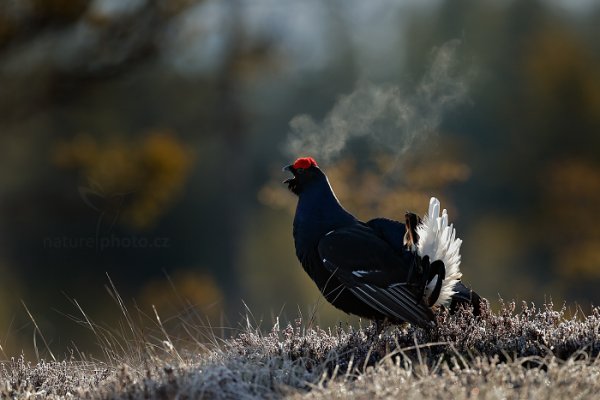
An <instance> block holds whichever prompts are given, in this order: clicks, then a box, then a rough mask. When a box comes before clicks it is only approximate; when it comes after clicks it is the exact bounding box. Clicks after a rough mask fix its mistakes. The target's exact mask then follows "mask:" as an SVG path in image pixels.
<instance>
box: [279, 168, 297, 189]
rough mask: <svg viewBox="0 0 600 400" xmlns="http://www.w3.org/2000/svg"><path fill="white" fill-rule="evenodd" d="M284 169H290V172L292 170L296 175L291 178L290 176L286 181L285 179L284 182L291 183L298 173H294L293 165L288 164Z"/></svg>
mask: <svg viewBox="0 0 600 400" xmlns="http://www.w3.org/2000/svg"><path fill="white" fill-rule="evenodd" d="M282 171H288V172H291V173H292V175H294V176H292V177H291V178H288V179H286V180H285V181H283V183H287V184H289V183H290V182H291V181H292V180H293V179H294V178H295V177H296V176H295V175H296V174H294V166H293V165H287V166H285V167H283V169H282Z"/></svg>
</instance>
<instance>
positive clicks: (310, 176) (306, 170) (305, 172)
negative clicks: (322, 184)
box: [283, 157, 324, 196]
mask: <svg viewBox="0 0 600 400" xmlns="http://www.w3.org/2000/svg"><path fill="white" fill-rule="evenodd" d="M283 170H284V171H290V172H291V173H292V174H293V175H294V176H293V177H292V178H289V179H286V180H285V181H283V183H287V185H288V188H289V189H290V190H291V191H292V192H293V193H294V194H296V195H298V196H299V195H300V193H302V191H303V190H304V189H305V188H306V187H307V186H309V185H310V184H311V183H312V182H315V181H318V180H319V179H320V178H321V177H323V176H324V175H323V172H321V170H320V169H319V167H318V166H317V162H316V161H315V160H314V158H312V157H302V158H299V159H297V160H296V161H295V162H294V163H293V164H292V165H288V166H287V167H284V168H283Z"/></svg>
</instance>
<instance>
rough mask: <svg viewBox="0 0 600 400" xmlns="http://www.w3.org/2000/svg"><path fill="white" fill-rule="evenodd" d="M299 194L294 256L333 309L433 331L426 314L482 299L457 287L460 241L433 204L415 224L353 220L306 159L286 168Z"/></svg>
mask: <svg viewBox="0 0 600 400" xmlns="http://www.w3.org/2000/svg"><path fill="white" fill-rule="evenodd" d="M284 170H287V171H289V172H291V173H292V174H293V177H292V178H290V179H287V180H285V181H284V183H286V184H287V185H288V187H289V189H290V190H291V191H292V192H293V193H295V194H296V195H298V198H299V199H298V205H297V208H296V215H295V217H294V230H293V234H294V242H295V245H296V255H297V256H298V259H299V260H300V263H301V264H302V266H303V267H304V270H305V271H306V272H307V273H308V275H309V276H310V277H311V278H312V279H313V281H314V282H315V283H316V284H317V287H318V288H319V290H320V291H321V293H322V294H323V296H324V297H325V298H326V299H327V301H329V302H330V303H331V304H333V305H334V306H335V307H337V308H339V309H341V310H343V311H345V312H347V313H350V314H355V315H358V316H361V317H364V318H368V319H373V320H385V319H387V320H389V321H391V322H393V323H402V322H410V323H412V324H416V325H418V326H420V327H432V326H434V325H435V318H434V314H433V311H432V307H434V306H438V305H448V304H449V305H450V308H451V310H452V309H455V308H456V307H457V306H458V305H459V304H472V305H473V306H474V310H475V313H477V312H478V310H479V301H480V300H481V298H480V297H479V296H478V295H477V294H476V293H475V292H473V291H471V290H470V289H469V288H467V287H466V286H464V285H463V284H462V283H461V282H460V277H461V272H460V270H459V265H460V254H459V249H460V244H461V241H460V239H457V238H456V237H455V231H454V228H453V226H452V225H450V226H449V225H448V215H447V213H446V210H443V212H442V216H439V211H440V208H439V207H440V204H439V201H438V200H437V199H435V198H432V199H431V202H430V206H429V214H428V215H427V216H426V217H425V218H424V220H423V221H421V220H420V219H419V218H418V217H417V216H416V215H415V214H412V213H407V214H406V216H405V217H406V221H405V222H406V224H403V223H401V222H398V221H394V220H391V219H387V218H375V219H372V220H370V221H367V222H362V221H359V220H358V219H357V218H355V217H354V216H353V215H352V214H350V213H349V212H348V211H346V210H345V209H344V208H343V207H342V206H341V205H340V203H339V201H338V199H337V198H336V196H335V194H334V192H333V190H332V188H331V186H330V184H329V181H328V179H327V177H326V176H325V174H324V173H323V171H321V169H320V168H319V167H318V165H317V163H316V161H315V160H314V159H313V158H311V157H303V158H299V159H297V160H296V161H295V162H294V164H292V165H289V166H287V167H285V168H284Z"/></svg>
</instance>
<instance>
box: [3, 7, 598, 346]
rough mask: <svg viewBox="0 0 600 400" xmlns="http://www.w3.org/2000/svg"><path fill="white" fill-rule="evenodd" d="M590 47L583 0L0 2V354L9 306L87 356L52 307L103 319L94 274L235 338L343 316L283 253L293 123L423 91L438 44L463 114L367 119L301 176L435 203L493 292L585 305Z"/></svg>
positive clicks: (354, 203) (11, 333)
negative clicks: (277, 325) (457, 78)
mask: <svg viewBox="0 0 600 400" xmlns="http://www.w3.org/2000/svg"><path fill="white" fill-rule="evenodd" d="M599 35H600V6H598V5H597V4H595V3H594V2H569V1H566V0H564V1H561V0H553V1H541V0H526V1H507V2H500V3H499V2H494V1H475V0H460V1H451V0H445V1H430V2H418V1H402V2H367V3H364V2H359V1H352V2H350V3H348V2H341V1H337V2H319V1H310V2H301V3H295V2H281V1H274V0H263V1H259V2H248V1H243V0H237V1H235V0H230V1H212V0H120V1H119V0H93V1H79V0H70V1H64V0H20V1H13V0H8V1H3V2H0V165H1V168H0V346H2V349H3V350H4V352H5V355H7V356H8V355H11V354H14V353H16V352H19V351H20V349H22V348H24V349H26V351H29V350H28V349H30V347H31V345H32V334H33V326H32V324H31V322H30V321H29V320H28V318H27V317H26V314H25V313H24V310H23V308H22V306H21V304H20V299H23V301H24V302H25V303H26V304H27V305H28V306H29V308H30V309H31V311H32V312H33V314H34V315H35V316H36V318H37V322H38V324H39V325H40V328H41V329H42V331H43V332H44V335H45V336H46V337H47V338H50V339H51V346H52V347H53V348H55V349H57V350H59V349H60V350H61V351H64V350H65V349H67V348H68V347H71V346H73V343H72V342H71V340H73V342H74V343H76V344H77V346H79V347H80V348H82V349H91V350H92V351H94V347H93V338H92V337H91V336H90V334H89V333H88V332H87V331H86V330H85V329H83V328H80V327H79V326H78V325H77V324H75V323H74V322H73V321H71V320H70V318H68V317H67V316H65V315H64V314H76V310H74V307H73V305H72V304H71V303H70V301H69V299H70V298H76V299H77V300H78V302H79V303H80V304H81V306H82V308H83V309H84V310H86V312H88V313H89V314H90V315H93V316H94V317H95V319H96V320H99V321H106V323H107V324H108V325H110V321H112V320H114V318H115V308H113V307H112V306H111V305H110V302H111V299H110V297H109V295H108V294H106V293H105V289H104V285H105V284H106V283H107V277H106V274H108V275H109V276H110V277H111V279H112V280H113V282H115V285H116V286H117V288H118V289H119V290H120V292H121V295H122V296H123V298H124V299H126V300H127V301H128V302H131V304H136V307H139V309H140V312H143V313H146V312H148V310H149V309H150V308H151V305H155V306H156V308H157V311H158V312H159V313H160V314H161V316H163V318H164V319H165V320H168V319H169V318H172V317H176V318H172V321H174V322H176V320H177V319H185V318H188V317H189V316H190V315H191V314H192V313H193V314H195V315H201V316H204V317H207V318H209V319H212V320H222V321H220V322H219V324H220V325H223V326H229V327H232V328H235V327H236V326H237V323H238V321H239V320H240V316H241V315H243V314H244V313H245V308H244V306H243V303H242V299H243V300H244V301H245V302H246V303H247V305H248V307H249V308H250V309H251V310H252V312H253V314H254V315H255V317H256V318H257V319H258V320H261V319H264V320H265V323H266V324H267V325H268V324H270V323H271V317H272V316H273V315H281V316H282V318H294V317H296V316H297V313H298V310H300V311H301V312H302V313H303V315H305V316H309V315H311V314H312V312H313V311H314V310H316V311H317V313H316V318H317V321H319V322H320V323H323V324H330V323H333V322H335V321H339V320H340V319H341V320H344V321H345V320H350V321H352V319H350V318H348V317H347V316H345V315H343V314H341V313H340V312H338V311H336V310H333V309H332V308H331V307H330V306H329V305H327V304H325V303H324V302H323V301H322V300H319V293H318V291H317V290H316V289H315V288H314V287H313V284H312V282H310V280H309V279H308V278H307V277H306V276H304V272H303V271H302V268H301V267H300V266H299V264H298V262H297V261H296V259H295V256H294V250H293V242H292V238H291V223H292V215H293V209H294V204H295V199H294V197H293V196H292V195H291V194H290V193H288V192H287V190H286V189H285V188H284V187H283V186H282V185H281V184H280V181H281V180H283V179H285V178H284V176H283V175H284V174H283V173H281V172H280V169H281V167H282V166H283V165H285V164H287V163H289V162H290V161H292V160H293V159H294V158H295V157H297V156H301V155H305V154H292V152H291V151H290V150H289V149H290V146H289V142H290V138H291V136H290V132H291V131H292V129H291V128H290V125H289V123H290V121H291V120H292V119H293V118H294V117H295V116H298V115H305V114H306V115H308V116H310V117H312V119H313V120H314V121H316V122H315V129H318V127H319V126H320V125H319V121H327V116H328V115H330V112H331V111H332V110H335V109H336V105H337V104H340V102H342V101H343V97H341V96H342V95H346V94H348V93H357V89H356V88H357V87H360V85H359V84H358V83H359V82H365V81H367V82H370V83H371V84H372V85H375V87H377V86H376V85H395V86H394V87H397V88H398V90H397V93H396V91H394V92H393V93H394V96H398V97H399V99H396V98H395V99H396V100H398V104H405V103H406V104H408V105H411V104H412V103H411V99H413V98H417V97H418V95H419V94H420V95H421V96H425V98H427V96H428V95H429V94H428V93H429V92H427V93H425V94H423V92H422V91H423V90H429V89H430V88H428V87H427V86H425V87H423V86H421V87H419V82H423V77H424V76H428V77H429V78H431V79H436V74H440V73H443V70H442V71H440V70H438V69H436V68H435V65H433V66H432V62H433V61H432V59H434V57H432V54H433V53H432V52H433V50H434V49H436V48H439V47H440V46H442V45H443V44H444V43H447V42H448V41H451V40H453V39H459V40H460V42H461V44H460V46H458V48H457V52H456V60H454V61H455V63H456V66H455V69H457V70H458V71H463V72H464V75H465V76H467V77H468V79H466V80H465V85H466V90H467V96H468V100H467V101H465V102H463V103H461V104H455V105H454V106H453V107H446V106H445V105H446V100H448V99H441V100H439V101H437V103H435V104H438V105H439V106H440V108H439V110H438V111H439V114H440V116H441V119H440V120H439V121H432V122H431V124H429V123H428V122H427V121H425V122H426V123H425V124H415V126H416V128H414V132H416V134H417V135H416V137H415V140H414V141H412V142H411V143H410V146H406V147H400V146H396V144H397V143H405V142H404V139H402V138H404V136H405V135H407V134H408V133H407V132H406V131H405V130H404V129H405V128H406V129H412V127H411V126H412V125H410V124H408V125H403V126H402V129H399V128H398V125H394V123H390V122H389V121H387V120H386V118H388V119H389V115H387V114H382V115H378V116H375V117H373V118H375V124H374V125H373V127H374V128H375V129H377V130H378V131H379V134H378V135H377V136H376V135H373V136H371V135H363V136H360V137H355V138H354V139H352V140H349V141H348V142H347V143H345V144H344V145H343V146H342V148H341V149H340V151H339V152H338V153H336V154H334V155H333V156H332V157H331V158H330V159H321V160H317V161H319V163H320V165H322V167H323V168H324V169H325V170H326V172H327V173H328V175H329V177H330V180H331V181H332V185H333V186H334V189H335V190H336V192H337V194H338V196H339V197H340V200H341V201H342V202H343V203H344V205H345V206H346V207H347V208H348V209H349V210H351V211H353V212H355V213H356V214H357V215H358V216H360V217H361V218H365V219H368V218H371V217H373V216H376V215H385V216H388V217H395V218H398V219H402V216H403V215H404V212H405V211H406V210H412V211H415V212H418V213H424V212H425V211H426V208H427V204H428V199H429V197H430V196H432V195H435V196H437V197H440V198H441V200H442V202H443V204H444V205H445V207H447V208H448V209H449V213H450V215H451V217H452V219H453V220H454V222H455V224H456V227H457V230H458V233H459V236H460V237H461V238H462V239H463V240H464V243H463V269H464V274H465V279H466V281H467V282H468V283H469V284H471V285H473V287H475V288H476V289H477V290H478V291H479V292H480V293H481V294H482V295H484V296H485V297H488V298H490V299H491V300H492V301H495V300H496V299H497V297H498V294H500V295H502V296H503V297H504V298H518V299H523V300H532V301H538V302H539V301H543V300H544V299H545V298H549V297H551V298H552V299H553V300H554V301H555V302H558V301H562V300H566V301H569V302H572V301H577V302H579V304H580V305H582V306H583V307H584V309H585V308H586V307H587V306H588V305H589V304H590V303H598V301H599V300H600V298H599V297H598V293H597V290H596V286H597V285H598V283H599V282H600V281H599V279H600V272H598V271H600V268H599V267H600V223H599V222H600V221H599V217H598V216H597V215H598V214H597V212H598V204H600V157H599V155H600V135H599V132H600V45H599V43H598V40H597V37H598V36H599ZM470 71H474V73H471V72H470ZM450 78H452V77H450ZM426 83H427V81H425V84H426ZM449 84H452V82H450V83H449ZM386 87H387V86H386ZM442 89H443V88H442ZM419 90H421V92H419ZM358 93H360V91H358ZM431 93H433V94H430V95H431V96H433V97H435V96H436V93H438V94H439V93H445V92H444V91H443V90H442V91H440V92H435V91H433V92H431ZM402 96H406V97H402ZM411 96H412V97H411ZM415 96H417V97H415ZM400 100H402V101H400ZM429 100H431V101H433V102H436V99H429ZM394 104H396V103H394ZM358 111H359V113H360V109H359V110H358ZM408 111H410V112H413V114H416V115H417V116H418V115H419V114H422V115H428V114H426V112H427V109H426V107H425V105H424V104H421V103H418V104H415V105H414V107H413V108H409V109H408ZM408 111H405V112H408ZM409 114H410V113H409ZM371 117H372V116H371ZM413 117H414V116H413ZM407 118H408V117H407ZM422 118H424V117H422ZM408 120H409V121H415V120H414V119H412V120H411V119H408ZM304 121H306V120H304ZM311 121H312V120H311ZM417 121H418V120H417ZM421 125H423V126H425V127H429V128H428V129H421V128H422V127H421ZM398 138H401V140H399V139H398ZM317 145H318V143H317ZM99 299H105V301H104V300H99ZM53 310H54V311H53ZM282 310H283V311H282ZM55 311H56V312H55Z"/></svg>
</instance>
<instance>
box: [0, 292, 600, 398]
mask: <svg viewBox="0 0 600 400" xmlns="http://www.w3.org/2000/svg"><path fill="white" fill-rule="evenodd" d="M565 313H566V310H565V309H564V308H563V309H560V310H556V309H554V307H553V306H552V304H547V305H544V306H543V307H541V308H536V307H535V306H533V305H527V304H522V305H521V306H520V307H519V308H517V307H516V306H515V304H514V303H509V304H502V306H501V308H500V310H499V311H498V312H492V311H491V310H490V309H489V308H484V311H483V313H482V315H481V316H480V317H477V318H474V317H473V315H472V314H471V311H470V310H460V311H459V312H458V313H457V314H455V315H449V314H448V313H446V312H444V311H442V312H440V313H439V315H438V327H437V328H436V329H433V330H431V331H427V330H422V329H418V328H413V327H411V326H400V327H398V326H390V327H387V328H386V329H384V330H383V332H379V331H377V330H376V328H375V326H373V325H371V326H369V327H367V328H360V329H357V328H353V327H348V326H338V327H335V328H328V329H321V328H319V327H310V326H306V325H305V324H304V323H303V322H302V321H301V320H300V319H299V320H297V321H296V323H295V324H290V325H287V326H282V327H280V326H278V324H277V323H276V324H275V326H274V327H273V328H272V330H271V331H270V332H262V331H260V330H259V329H257V328H255V327H253V326H252V325H251V324H250V323H248V324H247V325H248V326H247V328H246V329H244V330H243V332H241V333H238V334H236V335H235V336H234V337H232V338H229V339H217V338H216V337H214V336H213V337H212V341H211V342H210V343H209V344H206V343H205V342H204V343H202V342H200V341H195V342H194V340H192V337H193V336H194V335H192V330H190V329H189V328H188V329H187V330H188V332H190V340H189V343H188V344H187V345H184V344H181V345H179V344H177V343H178V342H177V343H176V344H174V342H173V341H172V339H171V338H170V337H169V336H168V335H167V333H166V331H165V330H162V329H161V330H160V331H162V333H163V337H162V338H161V339H148V338H146V337H144V336H143V335H142V334H141V333H140V332H136V331H135V330H130V331H131V332H130V333H131V335H132V336H131V337H130V338H126V337H122V338H120V340H122V343H121V345H120V347H119V346H118V345H117V342H116V339H115V338H114V336H110V335H107V334H99V333H98V329H96V333H97V334H98V335H99V336H98V338H99V343H102V345H103V346H105V350H106V351H105V354H106V355H107V356H108V358H109V359H108V360H104V361H94V360H85V359H84V360H81V357H79V359H78V360H77V361H76V360H75V359H72V360H66V361H62V362H45V361H39V362H37V363H30V362H27V361H25V360H24V359H23V357H20V358H16V359H12V360H10V361H8V362H5V363H3V364H2V365H1V366H0V398H29V397H31V396H34V397H68V398H180V399H182V398H209V399H228V398H241V399H245V398H248V399H251V398H252V399H253V398H283V397H290V398H300V397H309V398H327V399H329V398H340V399H342V398H347V397H348V396H350V395H352V396H355V397H358V398H374V397H375V398H386V397H390V398H391V397H394V398H398V397H399V396H402V397H407V398H458V399H460V398H474V397H480V398H527V397H533V396H544V397H549V396H552V397H567V396H569V397H570V396H576V397H577V398H585V397H592V396H593V395H594V394H595V393H597V392H598V391H599V390H600V379H598V377H600V361H598V360H597V357H598V355H599V354H600V340H599V338H600V335H599V330H600V309H599V308H594V309H593V310H592V312H591V314H589V315H586V316H584V315H583V313H581V312H579V313H577V315H575V316H571V317H567V316H566V315H565ZM192 343H194V344H193V345H192ZM117 349H120V350H118V351H117Z"/></svg>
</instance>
